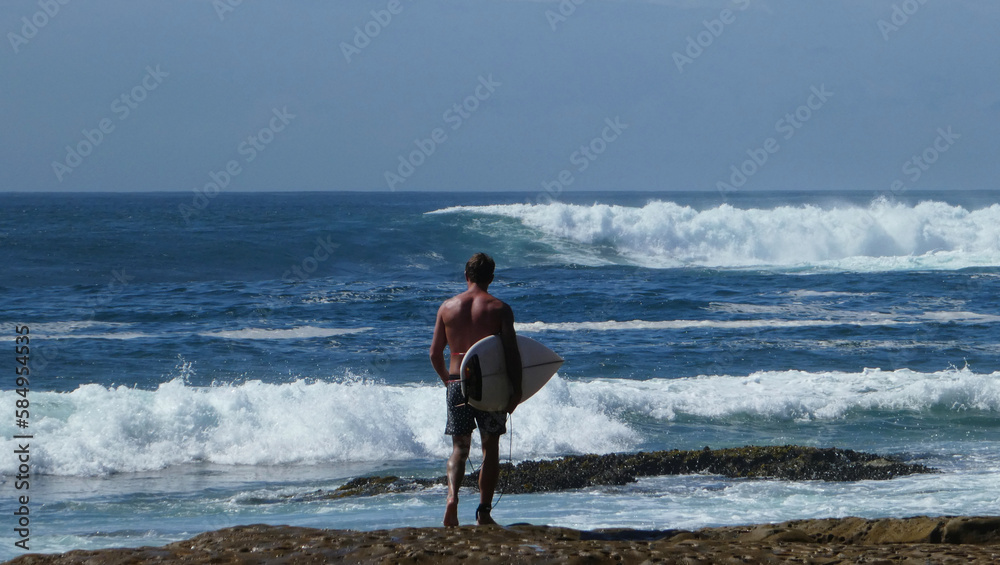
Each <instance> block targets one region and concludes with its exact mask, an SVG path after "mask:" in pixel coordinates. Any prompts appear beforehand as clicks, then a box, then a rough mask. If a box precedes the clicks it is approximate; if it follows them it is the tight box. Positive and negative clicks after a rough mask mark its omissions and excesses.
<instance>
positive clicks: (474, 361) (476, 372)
mask: <svg viewBox="0 0 1000 565" xmlns="http://www.w3.org/2000/svg"><path fill="white" fill-rule="evenodd" d="M462 380H463V381H465V401H466V402H468V401H469V399H470V398H471V399H472V400H475V401H476V402H479V401H481V400H482V399H483V370H482V368H480V366H479V356H478V355H473V356H472V357H470V358H469V359H468V360H467V362H466V364H465V373H463V374H462Z"/></svg>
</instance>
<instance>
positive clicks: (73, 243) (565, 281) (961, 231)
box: [0, 192, 1000, 557]
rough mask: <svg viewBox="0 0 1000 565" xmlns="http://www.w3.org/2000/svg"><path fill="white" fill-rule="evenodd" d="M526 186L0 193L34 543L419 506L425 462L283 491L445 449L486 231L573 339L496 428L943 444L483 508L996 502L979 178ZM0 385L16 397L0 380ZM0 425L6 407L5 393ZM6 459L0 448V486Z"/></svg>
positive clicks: (580, 521)
mask: <svg viewBox="0 0 1000 565" xmlns="http://www.w3.org/2000/svg"><path fill="white" fill-rule="evenodd" d="M538 200H539V199H538V197H537V195H535V194H517V193H511V194H500V195H497V194H479V193H465V194H451V193H448V194H445V193H433V194H426V193H425V194H421V193H394V194H362V193H298V194H236V193H229V194H226V193H224V194H221V195H219V196H218V197H217V198H215V199H213V200H210V201H208V202H207V206H205V207H204V209H202V210H196V211H195V212H193V213H192V211H191V209H190V208H187V209H186V208H183V207H184V206H191V205H192V197H191V195H187V194H99V195H85V194H47V195H30V194H14V195H8V196H5V202H4V204H3V207H2V208H0V250H2V251H0V252H2V254H3V259H4V261H3V263H4V265H5V266H6V268H5V272H4V275H3V277H2V279H0V299H2V304H3V305H4V308H3V314H2V316H3V318H4V324H3V325H2V326H0V327H2V328H5V329H4V330H3V331H4V334H3V335H2V336H0V337H2V339H4V340H5V341H6V342H8V343H9V344H10V345H11V346H12V347H13V338H14V327H15V325H17V324H21V325H27V326H28V327H29V328H30V332H31V333H30V335H31V352H32V360H31V371H32V373H31V393H30V394H31V402H32V408H33V409H32V413H31V418H30V426H31V427H30V430H31V432H32V433H33V434H35V440H34V442H35V443H34V444H33V448H32V449H33V451H32V466H33V473H34V481H33V483H32V489H33V492H35V493H36V496H34V497H33V500H35V501H37V502H35V506H34V507H33V512H36V513H37V514H38V517H37V518H36V520H35V522H34V524H35V526H34V528H33V536H32V537H33V539H34V541H35V544H33V547H32V549H36V547H37V548H38V549H41V550H44V551H61V550H66V549H70V548H74V547H103V546H109V545H143V544H150V543H161V542H164V541H166V540H173V539H179V538H181V537H184V536H187V535H190V534H192V533H197V532H200V531H204V530H206V529H211V528H217V527H222V526H225V525H232V524H239V523H252V522H271V523H295V524H302V525H316V526H324V527H350V528H361V529H368V528H375V527H392V526H402V525H432V524H437V523H439V521H440V514H441V511H442V510H443V497H444V495H443V492H435V491H431V492H426V493H418V494H410V495H393V496H387V497H376V498H375V499H371V500H363V501H347V502H344V501H320V500H316V499H311V498H309V497H308V496H306V495H305V493H309V492H313V491H315V490H316V489H326V488H335V487H336V486H337V485H338V484H340V483H341V482H343V481H344V480H345V478H348V477H353V476H356V475H358V474H363V473H368V472H387V470H389V471H391V472H395V473H397V474H399V473H402V474H411V475H421V476H436V475H440V474H441V473H442V472H443V459H444V457H445V455H446V454H447V452H448V449H449V444H448V443H447V438H446V437H445V436H444V435H443V434H442V432H443V426H444V413H443V397H442V396H441V395H442V394H443V392H442V391H441V390H440V389H439V385H438V383H437V382H436V377H435V375H434V373H433V371H432V370H431V368H430V363H429V361H428V358H427V349H428V346H429V343H430V336H431V331H432V327H433V321H434V313H435V312H436V309H437V307H438V305H439V304H440V302H441V301H442V300H444V299H446V298H447V297H449V296H451V295H453V294H455V293H457V292H460V291H462V290H464V281H463V278H462V267H463V265H464V262H465V260H466V259H467V258H468V257H469V256H470V255H471V254H472V253H474V252H476V251H486V252H488V253H490V254H491V255H493V257H494V258H495V259H496V261H497V265H498V271H497V280H496V282H495V283H494V285H493V286H492V287H491V291H492V292H493V293H494V294H496V295H497V296H499V297H500V298H502V299H503V300H505V301H507V302H508V303H510V304H511V306H512V307H513V309H514V311H515V315H516V317H517V322H518V325H517V328H518V331H519V332H521V333H524V334H525V335H530V336H531V337H534V338H535V339H539V340H541V341H543V342H545V343H546V344H547V345H549V346H550V347H552V348H553V349H555V350H556V351H558V352H559V353H560V354H561V355H563V357H565V358H566V363H565V365H564V366H563V368H562V369H561V371H560V373H559V375H558V376H557V377H556V378H554V379H553V381H552V382H551V383H550V384H549V385H547V386H546V388H545V389H543V391H542V392H541V393H539V395H537V396H536V397H535V398H533V399H531V400H530V401H529V402H527V403H526V404H525V405H524V406H522V407H521V408H519V409H518V411H517V412H516V413H515V415H514V419H513V422H512V426H513V429H514V436H513V440H512V442H511V444H510V445H509V447H510V449H511V452H512V454H513V458H514V459H530V458H539V457H552V456H558V455H562V454H567V453H584V452H611V451H635V450H639V449H669V448H696V447H702V446H704V445H710V446H712V447H726V446H731V445H743V444H777V443H800V444H808V445H817V446H830V445H836V446H839V447H847V448H855V449H864V450H869V451H878V452H884V453H896V454H900V455H902V456H904V457H906V458H908V459H913V460H918V461H921V462H924V463H926V464H929V465H933V466H937V467H940V468H942V469H943V470H945V473H944V474H943V475H936V476H933V477H930V478H929V477H916V478H906V479H897V480H895V481H891V482H888V483H879V484H867V483H856V484H847V485H826V484H822V483H819V484H812V483H802V484H795V483H783V482H780V481H757V482H745V481H744V482H741V481H730V480H723V479H719V478H716V477H701V476H694V477H672V478H663V479H655V480H647V481H644V482H641V483H639V484H637V485H635V486H634V487H629V488H625V489H620V488H619V489H606V490H594V491H587V492H572V493H559V494H551V495H523V496H511V497H505V498H504V503H503V505H502V506H501V507H500V508H498V509H497V512H496V515H497V516H498V517H499V518H500V519H501V520H504V521H511V522H514V521H533V522H536V523H547V524H554V525H565V526H571V527H584V528H589V527H598V526H632V527H697V526H702V525H713V524H726V523H728V524H731V523H748V522H760V521H769V520H784V519H792V518H800V517H811V516H834V515H847V514H851V515H864V516H901V515H912V514H918V513H923V514H983V513H989V512H991V511H993V510H991V508H995V505H996V502H998V499H997V496H998V495H997V494H996V493H997V492H1000V491H998V489H997V486H998V484H997V479H996V478H995V477H996V470H997V468H998V463H1000V456H997V455H996V453H997V451H996V447H997V440H996V432H997V428H998V427H1000V423H998V420H997V413H998V410H1000V383H998V376H1000V372H998V371H997V366H998V362H1000V348H998V347H997V338H996V335H997V331H996V329H997V324H998V323H1000V307H998V305H997V302H996V300H995V298H994V297H995V296H996V295H997V293H998V290H1000V204H998V202H1000V198H998V197H997V196H996V194H995V193H993V192H974V193H970V192H966V193H953V192H929V193H910V194H904V195H901V196H897V197H895V198H892V199H886V198H877V197H876V196H875V195H872V194H870V193H860V192H853V193H852V192H845V193H840V194H829V193H822V194H819V193H809V192H802V193H734V194H729V195H727V198H726V199H723V198H722V197H721V196H720V195H718V194H715V193H568V194H565V195H562V197H561V200H560V201H558V202H552V203H549V204H537V201H538ZM533 202H535V204H532V203H533ZM185 210H186V211H185ZM13 357H14V356H13V353H12V352H11V353H10V359H9V360H8V361H9V363H13V362H14V359H13ZM0 388H2V389H3V390H2V391H0V397H2V400H0V402H2V405H3V406H9V407H10V411H9V412H10V413H13V409H14V403H15V401H16V398H17V397H16V393H15V392H14V391H13V390H12V389H13V388H14V386H13V383H12V382H5V383H4V384H3V385H2V387H0ZM0 430H2V433H3V435H4V437H5V438H11V437H12V436H13V435H14V434H15V433H18V430H17V429H16V428H15V427H14V420H13V418H5V419H2V420H0ZM5 448H6V449H5V450H4V452H6V453H8V454H10V453H11V452H12V450H13V449H14V440H12V439H6V440H5ZM16 465H17V462H16V460H15V458H14V457H13V456H10V455H8V456H7V457H0V470H2V471H3V472H4V473H5V477H4V479H5V480H6V482H7V486H8V487H9V486H10V475H11V473H12V472H13V471H14V470H15V469H16ZM5 491H6V492H8V493H9V494H8V499H9V504H13V499H14V494H13V493H14V490H13V488H6V489H5ZM915 493H916V494H915ZM466 502H467V503H468V504H471V505H472V507H474V501H473V497H466V498H465V499H464V501H463V504H465V503H466ZM4 504H5V505H6V504H8V501H4ZM504 506H506V508H504ZM4 507H5V508H6V506H4ZM470 513H471V510H470V511H469V512H465V514H469V515H471V514H470ZM8 515H9V513H8ZM133 516H140V517H141V518H142V520H141V522H142V524H144V525H143V526H142V527H140V528H138V529H136V525H135V523H133V520H131V517H133ZM126 517H127V518H126ZM464 518H465V519H469V516H464ZM13 549H14V548H11V546H10V544H8V545H7V546H6V547H3V548H0V557H9V556H12V555H14V554H15V552H14V551H13Z"/></svg>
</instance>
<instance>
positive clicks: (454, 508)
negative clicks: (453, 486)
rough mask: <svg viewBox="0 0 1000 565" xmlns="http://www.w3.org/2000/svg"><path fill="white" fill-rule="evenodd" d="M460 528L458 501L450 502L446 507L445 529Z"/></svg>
mask: <svg viewBox="0 0 1000 565" xmlns="http://www.w3.org/2000/svg"><path fill="white" fill-rule="evenodd" d="M456 526H458V501H457V500H455V501H449V502H448V503H447V504H446V505H445V507H444V527H446V528H454V527H456Z"/></svg>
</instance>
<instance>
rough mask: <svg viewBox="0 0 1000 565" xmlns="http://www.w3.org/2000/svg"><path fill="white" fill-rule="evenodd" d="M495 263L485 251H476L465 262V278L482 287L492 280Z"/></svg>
mask: <svg viewBox="0 0 1000 565" xmlns="http://www.w3.org/2000/svg"><path fill="white" fill-rule="evenodd" d="M495 268H496V263H494V262H493V258H492V257H490V256H489V255H487V254H485V253H476V254H475V255H473V256H472V257H470V258H469V261H468V262H467V263H466V264H465V279H466V280H467V281H469V282H471V283H475V284H477V285H479V286H481V287H483V288H486V287H487V286H489V284H490V283H491V282H493V269H495Z"/></svg>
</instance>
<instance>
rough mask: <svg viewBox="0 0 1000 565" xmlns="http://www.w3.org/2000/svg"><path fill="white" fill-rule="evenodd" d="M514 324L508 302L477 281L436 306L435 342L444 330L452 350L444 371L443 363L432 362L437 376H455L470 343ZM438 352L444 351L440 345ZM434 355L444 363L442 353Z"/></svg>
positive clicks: (447, 342) (446, 342) (502, 331)
mask: <svg viewBox="0 0 1000 565" xmlns="http://www.w3.org/2000/svg"><path fill="white" fill-rule="evenodd" d="M513 326H514V314H513V312H512V311H511V309H510V306H507V305H506V304H504V303H503V302H502V301H501V300H499V299H498V298H496V297H494V296H493V295H491V294H489V293H488V292H486V291H485V290H483V289H481V288H479V287H478V286H476V285H471V288H469V290H466V291H465V292H463V293H461V294H459V295H457V296H454V297H452V298H450V299H448V300H446V301H445V302H444V303H443V304H442V305H441V308H439V309H438V315H437V322H436V323H435V326H434V342H435V343H436V342H437V340H438V339H439V333H440V332H442V331H443V333H444V340H445V344H447V345H448V348H449V349H450V350H451V355H450V357H451V360H450V362H449V363H448V369H447V370H446V371H445V370H443V369H444V367H443V366H442V367H440V368H439V367H438V366H437V364H435V367H434V368H435V370H437V373H438V376H440V377H441V380H443V381H448V380H449V379H450V378H454V377H453V375H458V371H459V368H460V367H461V365H462V357H463V356H464V355H465V352H466V351H468V350H469V348H470V347H472V346H473V345H474V344H475V343H476V342H477V341H479V340H481V339H483V338H484V337H489V336H491V335H501V336H502V334H503V333H504V329H505V327H509V328H510V329H511V330H512V329H513ZM433 345H434V344H433V343H432V348H433ZM441 352H442V353H443V352H444V348H443V346H442V347H441ZM435 359H441V360H442V365H443V364H444V363H443V358H442V357H440V356H435Z"/></svg>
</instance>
